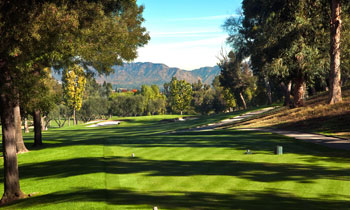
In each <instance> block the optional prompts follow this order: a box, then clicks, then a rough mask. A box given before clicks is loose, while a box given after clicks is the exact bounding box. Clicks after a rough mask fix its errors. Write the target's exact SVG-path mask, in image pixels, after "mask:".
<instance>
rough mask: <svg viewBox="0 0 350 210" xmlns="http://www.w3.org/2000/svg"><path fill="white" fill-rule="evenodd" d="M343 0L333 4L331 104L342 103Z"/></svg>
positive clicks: (330, 77) (334, 0) (336, 0)
mask: <svg viewBox="0 0 350 210" xmlns="http://www.w3.org/2000/svg"><path fill="white" fill-rule="evenodd" d="M340 13H341V0H332V2H331V27H330V28H331V44H330V45H331V50H330V58H331V62H330V75H329V80H330V90H329V100H328V103H329V104H334V103H338V102H341V101H342V94H341V77H340V75H341V72H340V36H341V26H342V21H341V17H340Z"/></svg>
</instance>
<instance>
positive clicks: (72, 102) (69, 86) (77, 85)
mask: <svg viewBox="0 0 350 210" xmlns="http://www.w3.org/2000/svg"><path fill="white" fill-rule="evenodd" d="M62 81H63V91H64V97H65V99H66V103H67V105H68V107H70V108H71V109H73V123H74V125H76V124H77V121H76V117H75V114H76V113H75V112H76V111H79V110H80V108H81V105H82V103H83V95H84V90H85V83H86V78H85V73H84V69H83V68H82V67H81V66H79V65H77V64H75V65H73V66H72V67H70V68H68V69H66V70H65V72H64V74H63V77H62Z"/></svg>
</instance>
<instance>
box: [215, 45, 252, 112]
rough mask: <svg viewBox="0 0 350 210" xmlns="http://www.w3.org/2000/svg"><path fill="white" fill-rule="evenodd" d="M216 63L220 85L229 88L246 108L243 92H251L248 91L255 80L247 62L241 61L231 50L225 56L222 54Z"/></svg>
mask: <svg viewBox="0 0 350 210" xmlns="http://www.w3.org/2000/svg"><path fill="white" fill-rule="evenodd" d="M218 65H219V67H220V69H221V72H220V77H219V78H220V83H221V85H222V86H223V87H225V88H229V89H230V90H231V92H232V93H234V94H235V95H236V97H237V98H239V100H240V102H241V105H242V106H243V108H244V109H247V103H246V100H245V98H244V94H245V93H248V94H251V93H250V92H249V91H251V90H252V89H254V85H255V82H256V79H255V77H254V76H253V75H252V72H251V70H250V69H249V66H248V64H246V63H242V61H241V59H240V58H239V57H238V56H237V55H235V54H234V53H233V52H232V51H231V52H230V53H229V54H228V55H227V56H225V55H222V58H221V60H220V63H219V64H218Z"/></svg>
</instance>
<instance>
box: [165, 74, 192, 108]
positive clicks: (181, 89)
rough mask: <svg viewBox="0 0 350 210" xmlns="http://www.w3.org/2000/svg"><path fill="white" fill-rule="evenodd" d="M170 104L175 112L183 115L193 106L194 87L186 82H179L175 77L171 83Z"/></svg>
mask: <svg viewBox="0 0 350 210" xmlns="http://www.w3.org/2000/svg"><path fill="white" fill-rule="evenodd" d="M169 92H170V95H169V98H168V100H169V104H170V105H171V109H172V110H173V111H174V112H180V114H181V115H182V113H183V111H185V110H186V109H187V108H188V107H189V106H190V104H191V100H192V87H191V84H190V83H187V82H186V81H185V80H177V79H176V78H175V77H173V79H172V80H171V82H170V88H169Z"/></svg>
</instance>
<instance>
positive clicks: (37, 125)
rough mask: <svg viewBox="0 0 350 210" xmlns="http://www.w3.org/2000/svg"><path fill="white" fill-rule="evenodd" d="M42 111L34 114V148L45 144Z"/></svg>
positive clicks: (36, 111)
mask: <svg viewBox="0 0 350 210" xmlns="http://www.w3.org/2000/svg"><path fill="white" fill-rule="evenodd" d="M40 115H41V114H40V110H35V111H34V113H33V120H34V146H40V145H42V144H43V142H42V136H41V116H40Z"/></svg>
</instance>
